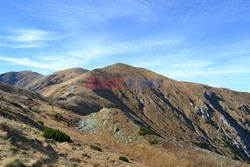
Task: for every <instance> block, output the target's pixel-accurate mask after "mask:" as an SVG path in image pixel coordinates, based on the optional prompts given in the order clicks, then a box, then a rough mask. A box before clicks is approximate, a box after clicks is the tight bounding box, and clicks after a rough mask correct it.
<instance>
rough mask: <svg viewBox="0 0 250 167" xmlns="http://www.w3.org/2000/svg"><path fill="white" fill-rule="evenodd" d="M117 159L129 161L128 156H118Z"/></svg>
mask: <svg viewBox="0 0 250 167" xmlns="http://www.w3.org/2000/svg"><path fill="white" fill-rule="evenodd" d="M119 160H121V161H124V162H129V160H128V158H126V157H123V156H120V157H119Z"/></svg>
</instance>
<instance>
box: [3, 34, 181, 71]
mask: <svg viewBox="0 0 250 167" xmlns="http://www.w3.org/2000/svg"><path fill="white" fill-rule="evenodd" d="M178 42H179V40H177V39H163V40H143V41H129V42H123V43H106V44H103V45H96V46H91V47H85V49H82V50H70V51H68V52H66V53H57V54H55V53H54V54H51V53H48V54H46V56H41V55H40V56H35V55H34V56H35V57H37V58H36V60H34V59H32V60H31V59H30V58H28V57H26V58H13V57H6V56H0V60H2V61H5V62H9V63H13V65H21V66H26V67H33V68H40V69H49V70H61V69H65V68H70V67H76V66H84V65H87V64H88V63H89V62H91V61H96V60H98V59H99V58H104V57H105V58H107V57H111V56H116V55H120V56H122V55H125V56H126V54H127V53H134V54H136V53H137V52H140V51H146V50H151V49H157V48H162V47H163V48H168V47H171V46H174V45H176V44H178Z"/></svg>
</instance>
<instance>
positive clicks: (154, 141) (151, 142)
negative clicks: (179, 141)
mask: <svg viewBox="0 0 250 167" xmlns="http://www.w3.org/2000/svg"><path fill="white" fill-rule="evenodd" d="M149 143H150V144H151V145H153V144H157V143H158V141H157V140H156V139H153V140H151V141H150V142H149Z"/></svg>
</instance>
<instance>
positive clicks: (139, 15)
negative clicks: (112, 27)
mask: <svg viewBox="0 0 250 167" xmlns="http://www.w3.org/2000/svg"><path fill="white" fill-rule="evenodd" d="M148 5H149V4H148V3H147V2H146V1H140V0H119V1H117V0H109V1H93V0H85V1H77V0H71V1H70V2H69V1H66V0H54V1H50V0H43V1H36V2H34V1H32V0H28V1H27V3H18V2H17V6H18V7H19V8H20V9H22V10H23V11H25V12H29V13H31V14H32V15H35V16H36V17H40V18H42V19H45V20H48V21H52V22H60V23H61V24H62V25H63V26H66V27H71V28H77V27H79V26H86V23H87V22H88V23H89V22H99V23H100V22H105V21H107V20H109V19H113V18H116V17H133V18H136V19H138V20H141V21H145V20H147V18H148V17H149V15H152V14H153V13H152V12H151V10H150V9H149V6H148ZM72 16H73V17H72ZM84 23H85V24H84Z"/></svg>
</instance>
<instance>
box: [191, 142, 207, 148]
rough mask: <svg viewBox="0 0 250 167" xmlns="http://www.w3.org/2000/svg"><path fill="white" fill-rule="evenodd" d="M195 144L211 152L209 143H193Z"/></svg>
mask: <svg viewBox="0 0 250 167" xmlns="http://www.w3.org/2000/svg"><path fill="white" fill-rule="evenodd" d="M193 144H194V145H196V146H198V147H200V148H203V149H207V150H210V148H209V145H208V144H207V143H204V142H201V143H193Z"/></svg>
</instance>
